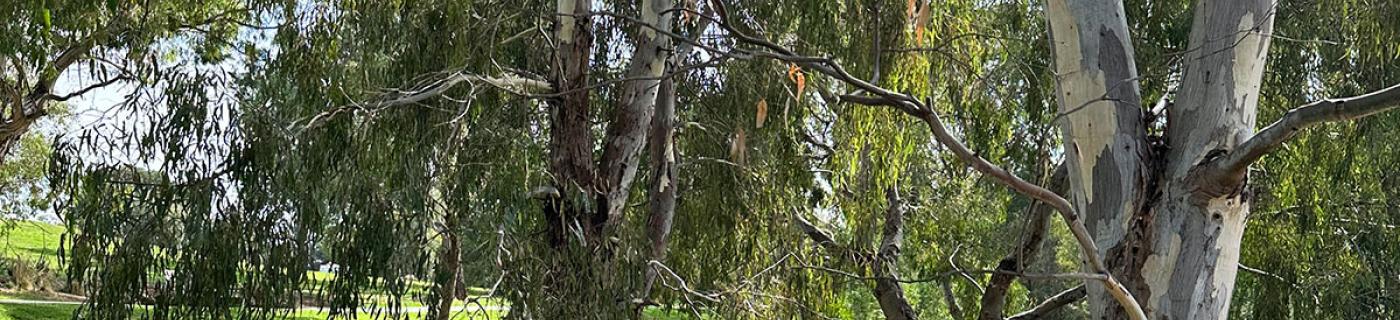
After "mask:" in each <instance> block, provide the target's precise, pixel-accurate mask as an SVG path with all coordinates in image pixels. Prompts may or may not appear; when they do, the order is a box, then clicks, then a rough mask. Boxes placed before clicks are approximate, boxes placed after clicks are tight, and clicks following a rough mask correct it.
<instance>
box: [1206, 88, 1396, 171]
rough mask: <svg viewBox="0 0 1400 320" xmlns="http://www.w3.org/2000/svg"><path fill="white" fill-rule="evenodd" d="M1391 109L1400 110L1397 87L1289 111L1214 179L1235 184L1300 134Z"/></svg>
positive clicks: (1238, 150)
mask: <svg viewBox="0 0 1400 320" xmlns="http://www.w3.org/2000/svg"><path fill="white" fill-rule="evenodd" d="M1395 107H1400V85H1395V86H1392V87H1389V88H1385V89H1381V90H1378V91H1374V92H1371V93H1367V94H1363V95H1359V96H1354V97H1347V98H1340V99H1326V100H1322V101H1317V102H1313V103H1310V104H1308V105H1305V106H1302V107H1298V108H1296V109H1293V110H1289V111H1288V113H1287V114H1284V115H1283V118H1280V119H1279V120H1278V121H1275V122H1274V123H1272V124H1269V126H1267V127H1264V129H1263V130H1259V133H1258V134H1255V135H1254V137H1252V138H1249V140H1247V141H1245V142H1244V143H1243V144H1240V145H1239V146H1237V147H1235V149H1234V150H1230V152H1229V153H1227V154H1226V155H1225V156H1224V158H1222V159H1221V160H1219V161H1218V162H1216V165H1215V166H1214V168H1215V169H1214V173H1215V175H1214V177H1216V178H1218V179H1224V180H1222V181H1224V182H1227V183H1239V182H1240V181H1243V180H1244V176H1245V173H1246V172H1247V171H1248V169H1249V165H1250V164H1252V163H1254V162H1255V161H1258V160H1259V159H1260V158H1263V157H1264V155H1266V154H1268V153H1269V152H1271V151H1273V150H1275V149H1278V148H1279V147H1280V146H1282V145H1283V143H1284V142H1287V141H1288V140H1289V139H1290V138H1292V137H1293V136H1295V135H1297V134H1298V131H1300V130H1303V129H1306V128H1308V127H1311V126H1314V125H1317V124H1321V123H1325V122H1336V121H1347V120H1354V119H1358V118H1362V117H1366V116H1370V115H1373V114H1377V113H1381V112H1385V111H1387V110H1390V109H1393V108H1395Z"/></svg>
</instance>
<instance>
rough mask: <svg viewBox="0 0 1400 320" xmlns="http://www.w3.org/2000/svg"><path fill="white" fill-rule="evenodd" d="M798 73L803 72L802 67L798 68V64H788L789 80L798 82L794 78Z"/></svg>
mask: <svg viewBox="0 0 1400 320" xmlns="http://www.w3.org/2000/svg"><path fill="white" fill-rule="evenodd" d="M798 72H802V67H798V66H797V65H796V64H791V63H789V64H788V80H792V81H794V82H796V81H797V78H794V77H795V75H796V74H797V73H798Z"/></svg>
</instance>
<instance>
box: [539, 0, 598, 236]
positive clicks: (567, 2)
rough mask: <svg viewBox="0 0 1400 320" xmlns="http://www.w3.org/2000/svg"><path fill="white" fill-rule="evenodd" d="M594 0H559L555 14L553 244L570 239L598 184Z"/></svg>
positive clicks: (549, 210) (549, 206)
mask: <svg viewBox="0 0 1400 320" xmlns="http://www.w3.org/2000/svg"><path fill="white" fill-rule="evenodd" d="M592 3H593V2H592V1H589V0H559V7H558V11H557V12H556V14H555V16H556V19H558V20H557V22H556V25H555V27H554V28H555V30H554V37H555V39H558V40H557V41H558V46H557V47H556V48H555V51H554V79H553V82H554V88H555V90H556V92H557V93H558V94H559V97H558V98H557V99H556V100H555V101H552V102H553V105H552V106H551V108H550V119H549V120H550V121H549V172H550V173H551V174H553V175H554V177H553V178H554V186H555V189H556V194H555V195H554V196H553V197H550V198H548V199H546V203H545V211H546V212H545V221H546V224H547V226H546V234H547V236H548V237H549V243H550V245H551V246H553V247H556V248H558V247H561V246H563V245H564V242H565V240H566V237H567V234H568V233H569V231H568V230H569V229H570V228H571V226H576V225H578V224H577V220H578V218H579V217H580V216H582V215H583V214H584V213H585V212H586V211H588V210H587V209H588V207H589V206H588V205H587V204H585V203H575V201H577V200H578V199H579V198H583V199H593V198H595V197H596V194H597V192H598V190H597V189H596V187H595V185H594V177H593V176H594V172H595V171H596V169H595V167H594V163H593V131H592V129H591V127H592V122H591V120H592V110H591V107H590V104H589V96H588V90H587V86H588V64H589V57H590V56H591V55H590V52H591V51H592V46H593V31H592V29H593V27H592V25H593V22H592V21H593V19H592V18H591V17H592V16H591V15H590V13H591V11H592Z"/></svg>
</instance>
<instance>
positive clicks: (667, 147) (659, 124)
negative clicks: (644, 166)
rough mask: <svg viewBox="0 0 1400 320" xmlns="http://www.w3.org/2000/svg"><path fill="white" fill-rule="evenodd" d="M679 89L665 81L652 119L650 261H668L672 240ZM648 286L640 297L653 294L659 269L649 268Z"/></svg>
mask: <svg viewBox="0 0 1400 320" xmlns="http://www.w3.org/2000/svg"><path fill="white" fill-rule="evenodd" d="M675 117H676V88H675V81H673V80H671V79H664V80H662V81H661V87H660V88H659V89H658V90H657V99H656V114H655V115H653V116H652V119H651V143H650V146H648V149H650V150H649V151H648V152H649V153H650V155H649V157H651V170H652V172H651V187H650V188H649V190H648V191H649V193H650V194H649V195H650V200H649V204H648V210H649V211H650V214H649V215H648V218H647V240H649V241H650V242H651V255H650V256H651V259H652V260H656V261H665V260H666V245H667V240H668V239H669V238H670V236H671V222H672V221H673V219H674V218H675V215H676V188H677V187H678V186H677V185H676V177H677V175H678V174H679V173H680V172H679V170H677V167H676V150H675V132H676V119H675ZM646 270H647V271H646V284H645V285H644V286H643V287H642V293H641V297H642V298H643V299H646V298H647V297H648V296H650V294H651V288H652V284H653V283H654V282H655V281H656V272H657V271H656V269H655V268H650V267H648V268H646Z"/></svg>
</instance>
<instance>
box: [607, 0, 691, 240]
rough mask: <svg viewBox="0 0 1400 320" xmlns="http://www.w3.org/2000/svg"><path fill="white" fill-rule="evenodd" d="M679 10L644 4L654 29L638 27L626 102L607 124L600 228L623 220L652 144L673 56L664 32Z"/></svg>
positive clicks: (665, 2)
mask: <svg viewBox="0 0 1400 320" xmlns="http://www.w3.org/2000/svg"><path fill="white" fill-rule="evenodd" d="M674 6H675V2H674V1H672V0H643V1H642V4H641V6H640V9H641V14H642V18H641V22H642V24H644V25H647V26H652V27H654V29H653V28H649V27H639V28H638V29H639V31H640V33H641V37H639V38H638V40H637V42H636V43H635V44H636V49H635V50H634V51H633V52H632V61H631V62H630V63H629V65H628V67H627V75H626V76H627V77H628V78H630V79H632V80H628V81H626V82H625V85H624V86H623V91H622V100H621V101H620V104H619V105H618V107H617V109H615V110H614V113H613V117H612V120H611V121H610V122H609V123H608V131H607V136H606V139H607V140H606V141H605V142H604V143H605V145H604V147H603V159H602V164H601V170H602V172H601V176H600V178H601V179H602V180H601V181H599V182H600V185H601V189H602V190H600V191H601V192H603V193H605V195H606V198H605V199H606V201H605V203H602V204H601V205H603V206H605V214H606V216H605V217H604V218H603V225H602V226H600V227H604V228H606V227H610V226H611V225H613V224H615V223H617V222H618V221H620V220H621V217H622V211H623V208H624V207H625V206H626V205H627V197H628V194H629V193H630V192H631V190H632V187H631V186H632V181H633V180H635V179H636V177H637V164H638V162H639V161H640V159H641V150H642V146H643V145H646V141H647V124H648V123H650V121H651V118H652V112H653V111H654V110H655V105H656V89H657V87H658V85H659V84H660V76H661V75H662V73H663V72H664V71H665V70H666V60H667V58H668V57H669V56H670V51H671V38H670V36H668V35H666V34H664V33H669V32H670V31H671V24H672V23H671V20H672V19H671V13H670V10H671V8H672V7H674Z"/></svg>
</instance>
